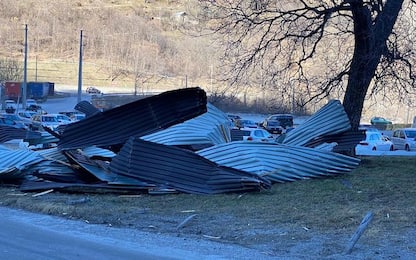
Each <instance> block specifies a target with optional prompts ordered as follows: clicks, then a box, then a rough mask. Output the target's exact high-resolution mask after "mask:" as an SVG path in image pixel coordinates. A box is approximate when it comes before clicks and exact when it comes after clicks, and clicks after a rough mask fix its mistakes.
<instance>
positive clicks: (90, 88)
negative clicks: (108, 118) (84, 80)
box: [85, 87, 101, 94]
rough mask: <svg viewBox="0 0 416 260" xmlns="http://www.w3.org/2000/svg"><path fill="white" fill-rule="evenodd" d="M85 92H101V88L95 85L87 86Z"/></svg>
mask: <svg viewBox="0 0 416 260" xmlns="http://www.w3.org/2000/svg"><path fill="white" fill-rule="evenodd" d="M85 92H87V93H88V94H101V90H99V89H98V88H95V87H87V89H86V90H85Z"/></svg>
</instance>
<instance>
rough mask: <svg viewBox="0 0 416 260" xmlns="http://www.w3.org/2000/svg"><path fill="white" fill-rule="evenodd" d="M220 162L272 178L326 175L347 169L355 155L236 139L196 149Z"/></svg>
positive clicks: (349, 168) (284, 180)
mask: <svg viewBox="0 0 416 260" xmlns="http://www.w3.org/2000/svg"><path fill="white" fill-rule="evenodd" d="M196 153H197V154H199V155H201V156H203V157H205V158H207V159H209V160H211V161H213V162H216V163H218V164H219V165H223V166H227V167H232V168H235V169H239V170H243V171H247V172H251V173H255V174H258V175H261V176H264V177H265V178H268V179H269V180H271V181H273V182H287V181H295V180H299V179H306V178H317V177H328V176H333V175H337V174H342V173H347V172H350V171H351V170H352V169H354V168H356V167H357V166H358V164H359V162H360V160H359V159H358V158H354V157H349V156H346V155H342V154H338V153H333V152H327V151H322V150H318V149H313V148H308V147H302V146H292V145H284V144H277V143H261V142H244V141H236V142H231V143H226V144H221V145H216V146H213V147H210V148H206V149H203V150H200V151H198V152H196Z"/></svg>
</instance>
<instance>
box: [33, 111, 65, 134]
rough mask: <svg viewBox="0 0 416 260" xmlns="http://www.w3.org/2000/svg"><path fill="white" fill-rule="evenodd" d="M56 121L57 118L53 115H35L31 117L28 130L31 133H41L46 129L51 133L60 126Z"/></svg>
mask: <svg viewBox="0 0 416 260" xmlns="http://www.w3.org/2000/svg"><path fill="white" fill-rule="evenodd" d="M61 124H62V123H60V122H59V121H58V118H57V117H56V116H55V115H50V114H36V115H33V116H32V124H31V125H30V129H31V130H33V131H42V130H44V127H48V128H50V129H52V130H53V131H56V130H57V129H58V126H59V125H61Z"/></svg>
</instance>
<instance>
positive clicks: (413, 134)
mask: <svg viewBox="0 0 416 260" xmlns="http://www.w3.org/2000/svg"><path fill="white" fill-rule="evenodd" d="M391 141H392V142H393V145H394V149H395V150H406V151H414V150H416V128H401V129H397V130H394V132H393V135H392V136H391Z"/></svg>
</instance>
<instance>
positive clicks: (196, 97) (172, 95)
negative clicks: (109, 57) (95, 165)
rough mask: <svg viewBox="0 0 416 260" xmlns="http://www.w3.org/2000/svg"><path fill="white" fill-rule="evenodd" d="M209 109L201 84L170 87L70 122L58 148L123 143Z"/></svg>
mask: <svg viewBox="0 0 416 260" xmlns="http://www.w3.org/2000/svg"><path fill="white" fill-rule="evenodd" d="M206 111H207V97H206V93H205V91H204V90H202V89H201V88H186V89H178V90H173V91H167V92H164V93H162V94H159V95H156V96H152V97H149V98H145V99H141V100H137V101H134V102H131V103H128V104H126V105H123V106H120V107H116V108H113V109H110V110H107V111H104V112H102V113H98V114H95V115H93V116H91V117H88V118H86V119H84V120H81V121H78V122H76V123H72V124H70V125H68V126H67V127H66V128H65V130H64V132H63V133H62V136H61V139H60V141H59V143H58V148H59V149H61V150H62V149H74V148H83V147H87V146H91V145H96V146H109V145H117V144H123V143H124V142H126V141H127V139H128V138H129V137H131V136H143V135H145V134H150V133H152V132H156V131H157V130H160V129H165V128H167V127H169V126H172V125H175V124H178V123H181V122H183V121H185V120H188V119H191V118H194V117H196V116H198V115H200V114H203V113H205V112H206Z"/></svg>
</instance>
